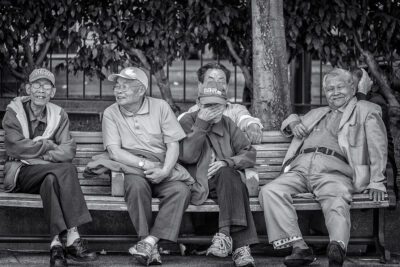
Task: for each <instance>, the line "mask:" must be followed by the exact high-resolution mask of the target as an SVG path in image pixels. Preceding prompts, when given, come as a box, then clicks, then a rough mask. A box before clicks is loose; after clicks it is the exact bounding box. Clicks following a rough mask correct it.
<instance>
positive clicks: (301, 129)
mask: <svg viewBox="0 0 400 267" xmlns="http://www.w3.org/2000/svg"><path fill="white" fill-rule="evenodd" d="M289 127H290V130H291V131H292V133H293V135H294V136H295V137H297V138H300V139H301V138H303V137H306V136H308V131H307V129H306V126H304V124H303V123H301V121H294V122H292V123H290V124H289Z"/></svg>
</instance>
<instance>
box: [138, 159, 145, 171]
mask: <svg viewBox="0 0 400 267" xmlns="http://www.w3.org/2000/svg"><path fill="white" fill-rule="evenodd" d="M144 163H145V162H144V160H141V161H139V167H140V168H141V169H143V168H144Z"/></svg>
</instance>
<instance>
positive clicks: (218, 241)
mask: <svg viewBox="0 0 400 267" xmlns="http://www.w3.org/2000/svg"><path fill="white" fill-rule="evenodd" d="M214 242H215V243H216V244H217V245H218V246H219V248H221V249H223V250H227V249H228V248H227V244H228V242H227V241H226V240H225V238H224V237H222V236H214V237H213V239H212V243H213V244H215V243H214Z"/></svg>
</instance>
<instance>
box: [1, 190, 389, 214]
mask: <svg viewBox="0 0 400 267" xmlns="http://www.w3.org/2000/svg"><path fill="white" fill-rule="evenodd" d="M85 200H86V203H87V205H88V208H89V209H90V210H113V211H126V204H125V201H124V198H123V197H112V196H89V195H85ZM293 202H294V206H295V208H296V210H320V209H321V207H320V205H319V204H318V202H316V201H315V200H312V199H301V198H294V200H293ZM158 205H159V200H158V199H153V203H152V208H153V211H158ZM0 206H9V207H26V208H42V201H41V199H40V196H39V195H34V194H21V193H18V194H14V193H4V192H1V193H0ZM388 206H389V202H388V200H387V195H386V198H385V200H384V201H380V202H373V201H370V200H369V198H368V194H355V195H354V196H353V202H352V205H351V208H352V209H366V208H384V207H388ZM250 207H251V210H252V211H262V209H261V206H260V204H259V202H258V198H250ZM187 211H188V212H218V211H219V208H218V205H217V204H215V202H214V201H212V200H207V201H206V202H205V203H204V204H203V205H201V206H194V205H189V207H188V209H187Z"/></svg>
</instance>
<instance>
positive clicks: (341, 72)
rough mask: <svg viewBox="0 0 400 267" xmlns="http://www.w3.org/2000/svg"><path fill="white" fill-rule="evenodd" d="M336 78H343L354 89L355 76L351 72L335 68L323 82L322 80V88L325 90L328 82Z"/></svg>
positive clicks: (326, 75)
mask: <svg viewBox="0 0 400 267" xmlns="http://www.w3.org/2000/svg"><path fill="white" fill-rule="evenodd" d="M335 77H343V79H344V80H345V81H346V82H347V83H348V84H349V85H350V86H351V87H354V80H353V75H352V74H351V72H349V71H347V70H344V69H341V68H334V69H333V70H331V71H330V72H328V73H327V74H325V76H324V78H323V80H322V87H323V88H324V89H325V87H326V81H327V80H328V79H331V78H335Z"/></svg>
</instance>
